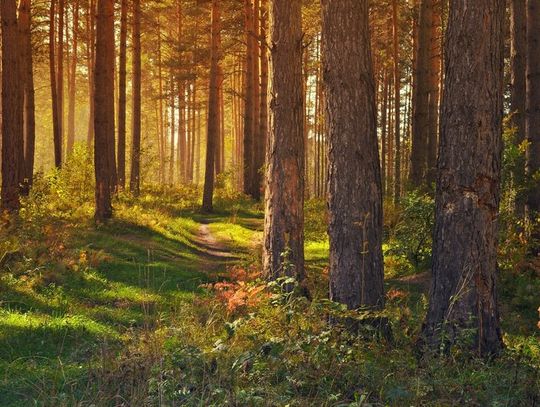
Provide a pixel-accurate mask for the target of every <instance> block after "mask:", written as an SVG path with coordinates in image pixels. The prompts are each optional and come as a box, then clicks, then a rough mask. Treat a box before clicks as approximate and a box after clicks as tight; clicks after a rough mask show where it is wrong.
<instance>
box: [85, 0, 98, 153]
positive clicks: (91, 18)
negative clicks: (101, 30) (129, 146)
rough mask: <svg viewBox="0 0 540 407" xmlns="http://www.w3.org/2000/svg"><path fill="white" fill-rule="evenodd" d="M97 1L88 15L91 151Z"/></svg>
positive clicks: (89, 5)
mask: <svg viewBox="0 0 540 407" xmlns="http://www.w3.org/2000/svg"><path fill="white" fill-rule="evenodd" d="M95 10H96V4H95V0H89V2H88V15H87V21H86V24H87V27H86V28H87V36H88V43H87V55H86V57H87V64H88V66H87V67H88V95H89V101H88V110H89V114H88V134H87V138H86V144H87V146H88V148H89V149H90V147H91V145H92V142H93V141H94V62H95V47H94V45H95Z"/></svg>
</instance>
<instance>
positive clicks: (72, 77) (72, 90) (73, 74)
mask: <svg viewBox="0 0 540 407" xmlns="http://www.w3.org/2000/svg"><path fill="white" fill-rule="evenodd" d="M78 40H79V1H78V0H77V1H75V4H74V5H73V50H72V55H71V66H70V70H69V105H68V132H67V154H71V152H72V151H73V146H74V144H75V99H76V95H77V62H78V61H77V59H78V51H79V50H78Z"/></svg>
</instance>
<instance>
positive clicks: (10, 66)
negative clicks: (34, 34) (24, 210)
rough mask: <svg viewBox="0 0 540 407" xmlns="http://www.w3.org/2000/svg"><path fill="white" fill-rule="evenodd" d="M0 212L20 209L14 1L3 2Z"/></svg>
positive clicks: (20, 112)
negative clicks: (0, 181)
mask: <svg viewBox="0 0 540 407" xmlns="http://www.w3.org/2000/svg"><path fill="white" fill-rule="evenodd" d="M0 16H1V19H2V191H1V198H2V206H1V208H2V210H3V211H8V212H15V211H17V210H18V209H19V207H20V203H19V186H20V181H21V178H22V174H23V170H24V163H23V157H24V150H23V149H24V140H23V136H24V135H23V98H22V96H23V89H22V88H21V86H22V85H23V75H22V73H21V69H20V65H21V48H20V47H21V36H20V33H19V27H18V23H17V2H16V0H2V2H1V4H0Z"/></svg>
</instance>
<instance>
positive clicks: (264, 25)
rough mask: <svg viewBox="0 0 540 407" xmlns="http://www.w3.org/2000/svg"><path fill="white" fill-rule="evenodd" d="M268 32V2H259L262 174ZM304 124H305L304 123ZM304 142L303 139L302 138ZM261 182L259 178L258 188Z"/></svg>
mask: <svg viewBox="0 0 540 407" xmlns="http://www.w3.org/2000/svg"><path fill="white" fill-rule="evenodd" d="M267 31H268V0H261V27H260V48H261V84H260V109H259V138H260V142H259V147H258V148H257V163H258V166H259V172H260V173H261V174H262V171H261V169H262V167H263V166H264V161H265V156H266V143H267V141H268V43H267V41H266V35H267ZM304 123H305V122H304ZM304 133H306V132H305V129H304ZM304 142H305V137H304ZM261 184H262V181H261V179H260V177H259V181H258V185H259V188H260V186H261Z"/></svg>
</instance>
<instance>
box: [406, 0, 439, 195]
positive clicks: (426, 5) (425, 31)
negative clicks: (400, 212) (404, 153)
mask: <svg viewBox="0 0 540 407" xmlns="http://www.w3.org/2000/svg"><path fill="white" fill-rule="evenodd" d="M432 14H433V0H422V1H421V4H420V17H419V23H418V41H417V47H416V55H417V58H416V70H415V73H414V89H413V92H414V97H413V103H414V106H413V119H412V149H411V172H410V177H409V178H410V179H409V181H410V183H411V186H412V187H414V188H419V187H422V186H423V185H425V183H426V174H427V155H428V139H429V134H428V133H429V83H430V80H429V76H430V55H431V52H430V48H431V24H432Z"/></svg>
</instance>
